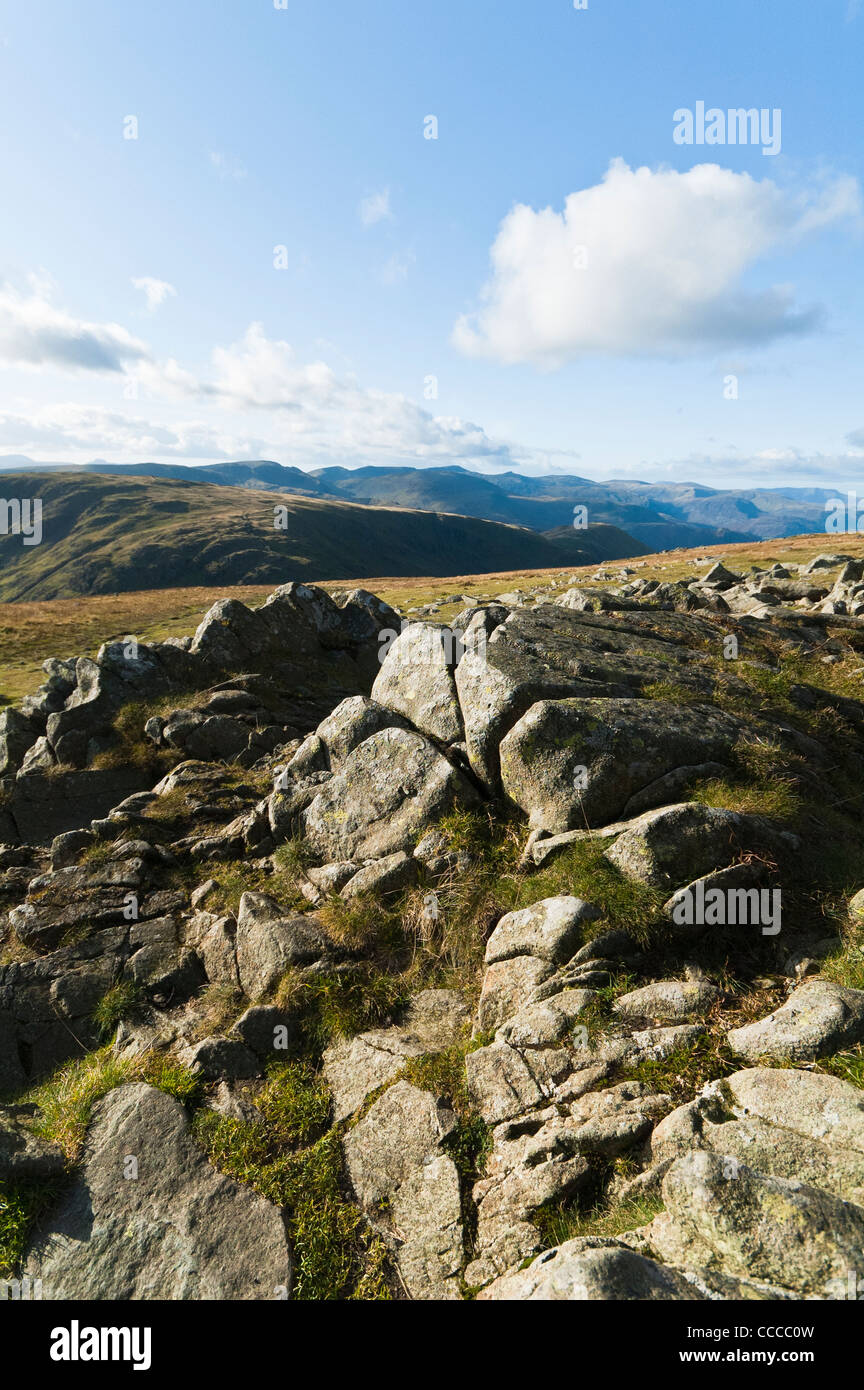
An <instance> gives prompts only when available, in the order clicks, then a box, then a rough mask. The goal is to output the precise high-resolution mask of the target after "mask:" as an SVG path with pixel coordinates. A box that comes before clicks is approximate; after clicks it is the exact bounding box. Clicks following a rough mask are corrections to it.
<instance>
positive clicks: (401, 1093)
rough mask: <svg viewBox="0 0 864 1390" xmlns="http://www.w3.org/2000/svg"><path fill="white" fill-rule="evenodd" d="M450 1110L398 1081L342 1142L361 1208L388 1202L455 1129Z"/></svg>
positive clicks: (427, 1094)
mask: <svg viewBox="0 0 864 1390" xmlns="http://www.w3.org/2000/svg"><path fill="white" fill-rule="evenodd" d="M455 1124H456V1117H455V1115H454V1114H453V1112H452V1110H449V1109H447V1107H446V1106H444V1105H441V1104H440V1103H439V1102H437V1101H436V1100H435V1099H434V1098H433V1097H432V1096H431V1095H429V1093H428V1092H427V1091H421V1090H418V1088H417V1087H416V1086H412V1085H410V1084H409V1083H408V1082H407V1081H397V1082H396V1083H395V1085H393V1086H391V1087H390V1088H389V1089H388V1090H386V1091H385V1092H384V1094H383V1096H381V1098H380V1099H379V1100H377V1101H376V1102H375V1104H374V1105H373V1106H372V1108H371V1110H370V1111H369V1112H368V1114H367V1115H365V1116H364V1117H363V1119H362V1120H361V1121H360V1123H359V1124H357V1125H355V1126H354V1128H353V1129H351V1130H349V1131H348V1133H347V1135H346V1136H345V1140H344V1146H343V1147H344V1150H345V1162H346V1166H347V1169H348V1176H349V1177H350V1179H351V1184H352V1186H353V1188H354V1191H355V1192H356V1194H357V1198H358V1200H359V1201H360V1203H361V1205H362V1206H364V1207H367V1208H371V1207H374V1206H375V1205H376V1204H377V1203H378V1202H381V1201H383V1200H384V1199H385V1198H386V1197H389V1196H390V1195H391V1194H392V1193H393V1192H394V1191H395V1189H396V1188H397V1187H398V1186H399V1185H400V1184H401V1183H402V1182H404V1181H405V1179H406V1178H409V1177H410V1176H411V1175H412V1174H413V1173H414V1172H415V1170H416V1169H418V1168H419V1167H421V1165H422V1164H423V1163H424V1162H425V1161H426V1160H427V1159H431V1158H434V1157H438V1152H439V1148H440V1144H441V1141H442V1140H443V1139H445V1138H446V1137H447V1135H448V1134H450V1133H451V1132H452V1130H453V1128H454V1127H455Z"/></svg>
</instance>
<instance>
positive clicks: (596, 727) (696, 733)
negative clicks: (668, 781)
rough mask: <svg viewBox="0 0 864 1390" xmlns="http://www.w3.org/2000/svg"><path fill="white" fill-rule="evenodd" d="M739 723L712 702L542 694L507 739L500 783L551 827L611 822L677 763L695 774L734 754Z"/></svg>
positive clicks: (533, 817) (536, 820)
mask: <svg viewBox="0 0 864 1390" xmlns="http://www.w3.org/2000/svg"><path fill="white" fill-rule="evenodd" d="M740 728H741V725H740V721H738V720H736V719H734V718H733V717H732V716H730V715H728V714H724V713H723V712H722V711H721V710H718V709H716V708H715V707H714V706H713V705H707V704H705V705H701V704H700V705H682V704H674V703H672V702H670V701H668V700H644V699H643V700H584V699H582V700H543V701H540V702H538V703H537V704H535V705H532V706H531V708H530V709H529V710H528V712H527V714H524V715H523V716H522V718H521V719H520V720H519V721H518V723H517V724H515V725H514V727H513V728H512V729H511V730H510V732H509V733H508V734H507V736H506V738H504V739H503V740H502V742H501V748H500V758H501V782H502V785H503V787H504V791H505V792H506V793H507V796H508V797H509V798H510V800H511V801H513V802H515V804H516V805H517V806H519V807H520V808H521V809H522V810H523V811H525V812H527V813H528V815H529V818H530V824H531V825H532V826H534V827H538V828H540V829H543V830H546V831H548V832H549V833H550V834H556V833H561V832H563V831H566V830H570V829H573V828H577V827H579V828H581V827H584V826H592V825H605V824H607V823H608V822H609V821H614V820H617V819H618V818H619V817H621V816H622V815H623V814H625V812H626V808H627V806H628V803H629V802H630V801H631V800H632V799H633V798H634V797H636V796H637V794H639V793H640V792H644V791H645V789H646V788H648V787H649V786H651V785H652V784H656V783H657V782H658V780H661V782H662V779H663V778H665V777H666V776H667V775H668V774H670V773H673V772H675V770H676V769H680V768H682V767H686V768H688V769H690V770H692V771H693V774H694V775H695V766H694V765H697V764H704V763H706V762H708V761H712V760H714V761H716V760H718V759H722V758H724V757H726V756H728V750H729V748H730V747H731V746H732V745H733V744H734V743H735V742H736V740H737V737H738V734H739V732H740ZM662 791H663V788H662V786H661V789H660V790H659V791H658V792H657V800H658V801H662V800H663V799H664V798H663V795H662ZM667 799H668V798H667ZM653 804H654V805H656V804H657V801H654V802H653Z"/></svg>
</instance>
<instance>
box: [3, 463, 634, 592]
mask: <svg viewBox="0 0 864 1390" xmlns="http://www.w3.org/2000/svg"><path fill="white" fill-rule="evenodd" d="M266 466H267V467H269V468H276V467H278V465H276V464H270V465H266ZM146 467H147V465H144V468H146ZM232 467H237V468H240V469H243V468H247V467H249V465H246V464H239V465H232ZM117 471H120V472H122V474H123V476H121V477H118V476H113V475H112V476H105V475H104V474H101V473H97V472H91V471H90V470H89V469H78V470H76V471H74V472H70V471H64V470H59V469H51V470H47V469H43V470H39V471H36V472H27V473H14V472H8V471H7V472H5V473H4V475H3V478H2V482H0V496H2V497H4V498H7V499H9V498H18V499H21V498H31V499H32V498H40V499H41V502H42V539H41V542H40V543H39V544H37V545H25V544H24V543H23V537H22V536H21V535H16V534H13V533H11V531H10V533H9V534H3V533H2V532H0V602H7V603H9V602H13V601H16V600H24V599H54V598H70V597H73V596H75V595H78V594H82V595H83V594H111V593H127V592H130V591H132V590H137V589H167V588H175V587H176V588H180V587H187V586H190V585H217V584H224V585H226V586H228V585H233V584H272V585H273V586H274V587H275V586H276V585H278V584H284V583H287V582H288V581H289V580H291V579H305V580H307V581H310V582H311V581H315V580H324V579H337V580H339V579H343V580H346V581H351V580H355V579H365V578H375V577H380V578H385V577H393V578H395V577H400V576H408V575H429V576H441V577H448V576H451V575H460V574H469V575H470V574H482V573H499V572H501V571H510V570H526V569H527V570H531V569H558V568H565V567H569V566H574V567H575V566H578V565H587V564H597V563H598V562H600V561H603V560H614V559H622V558H624V557H626V556H631V555H642V554H645V552H646V547H645V546H643V545H641V544H640V543H639V542H638V541H634V540H633V538H632V537H631V536H628V535H627V534H626V533H625V532H623V531H621V530H619V529H618V528H617V527H615V526H606V525H601V524H593V525H589V526H588V528H587V529H586V530H582V531H576V530H574V529H573V527H572V526H571V527H565V528H563V530H562V532H561V533H560V534H559V535H551V536H545V535H539V534H538V533H537V532H536V531H532V530H529V529H528V528H526V527H523V526H513V525H504V524H502V523H501V522H498V521H485V520H482V519H478V518H476V517H467V516H461V515H458V514H457V515H448V514H446V513H443V512H432V511H420V510H409V509H405V508H396V507H380V506H361V505H358V504H357V503H355V502H349V501H346V500H344V499H343V498H341V497H338V496H337V497H331V496H323V497H321V496H311V497H310V496H308V495H306V496H300V495H298V494H297V493H296V492H288V491H285V490H281V491H278V492H277V491H275V490H271V489H270V488H269V487H268V488H267V489H266V490H262V488H261V487H260V486H256V487H252V488H250V487H248V486H247V487H238V486H226V485H225V483H221V482H214V481H213V480H212V478H210V477H209V476H207V475H206V474H205V472H204V470H200V471H199V470H194V471H193V470H189V469H187V470H186V471H185V472H184V473H183V476H182V477H181V478H174V477H172V476H170V472H169V475H168V476H157V477H153V476H150V475H149V474H148V473H146V472H142V470H141V469H140V468H139V469H123V470H117ZM286 471H289V472H293V471H294V470H286ZM190 475H191V476H190ZM299 476H300V477H301V479H302V478H305V477H306V475H305V474H300V475H299ZM313 481H314V480H313ZM277 507H278V508H280V515H279V520H280V522H284V526H280V529H276V527H275V526H274V521H275V520H276V515H275V508H277ZM0 524H3V525H4V526H5V509H3V510H2V511H0Z"/></svg>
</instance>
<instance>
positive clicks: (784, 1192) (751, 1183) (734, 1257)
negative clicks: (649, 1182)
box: [646, 1151, 864, 1298]
mask: <svg viewBox="0 0 864 1390" xmlns="http://www.w3.org/2000/svg"><path fill="white" fill-rule="evenodd" d="M663 1201H664V1205H665V1210H664V1211H663V1212H662V1213H661V1214H660V1215H659V1216H657V1217H655V1219H654V1221H653V1222H652V1223H651V1226H650V1227H649V1228H648V1231H647V1232H646V1236H647V1239H648V1242H649V1244H650V1247H651V1249H652V1251H654V1252H655V1253H656V1254H657V1255H658V1257H659V1258H660V1259H662V1260H664V1261H666V1262H667V1263H670V1264H675V1265H678V1266H684V1267H685V1268H687V1269H692V1270H701V1269H703V1268H707V1269H709V1270H711V1269H716V1270H719V1271H720V1272H721V1273H723V1274H728V1275H732V1276H733V1277H743V1278H747V1279H752V1280H757V1281H759V1280H762V1281H764V1282H765V1283H769V1284H776V1285H780V1286H781V1287H782V1286H785V1287H787V1288H792V1289H794V1290H796V1291H797V1292H798V1294H799V1295H804V1296H815V1297H821V1298H825V1297H829V1296H830V1294H829V1292H828V1291H829V1289H830V1287H831V1285H832V1284H835V1283H836V1282H837V1281H838V1280H839V1281H842V1283H843V1284H844V1286H845V1283H846V1279H847V1276H848V1274H849V1271H850V1270H854V1269H857V1268H858V1267H859V1266H860V1263H861V1248H862V1244H864V1209H862V1208H860V1207H856V1206H852V1205H851V1204H850V1203H848V1202H844V1201H842V1200H841V1199H840V1198H839V1197H835V1196H834V1195H833V1194H831V1193H828V1192H824V1191H822V1190H821V1189H819V1188H816V1187H808V1186H807V1185H806V1184H804V1183H802V1182H798V1181H797V1180H791V1181H790V1180H788V1179H785V1178H775V1177H771V1176H769V1175H767V1174H764V1173H758V1172H755V1171H754V1170H753V1169H751V1168H748V1167H747V1166H745V1165H744V1164H743V1163H740V1162H738V1161H737V1160H735V1159H725V1160H724V1158H723V1156H722V1155H718V1154H712V1153H706V1152H700V1151H697V1152H695V1153H690V1154H688V1155H687V1156H685V1157H684V1158H679V1159H676V1160H675V1162H674V1163H673V1164H672V1166H671V1167H670V1169H669V1171H668V1172H667V1174H666V1176H665V1178H664V1179H663Z"/></svg>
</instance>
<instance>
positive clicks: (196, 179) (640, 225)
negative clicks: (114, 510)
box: [0, 0, 864, 489]
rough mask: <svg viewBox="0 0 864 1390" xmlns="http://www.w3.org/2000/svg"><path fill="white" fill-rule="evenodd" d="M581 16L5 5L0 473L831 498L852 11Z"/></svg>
mask: <svg viewBox="0 0 864 1390" xmlns="http://www.w3.org/2000/svg"><path fill="white" fill-rule="evenodd" d="M579 3H580V7H579V8H577V6H576V5H574V3H573V0H531V3H528V0H436V3H435V4H430V5H426V4H418V3H414V4H408V3H406V0H364V3H363V4H362V5H357V4H351V3H349V2H348V0H314V3H310V0H147V3H146V4H140V5H133V4H129V3H118V0H76V4H74V5H70V4H69V3H68V0H40V3H39V4H38V5H37V4H32V3H31V4H24V3H22V0H0V129H2V131H3V137H2V142H0V189H2V202H0V456H4V457H5V456H9V455H19V454H20V455H24V456H27V457H29V458H32V459H34V460H37V461H62V462H84V461H87V460H91V459H94V458H98V459H106V460H108V461H110V462H117V463H123V462H130V463H131V462H138V461H144V460H147V461H153V460H155V461H161V462H169V461H172V460H173V461H176V460H179V461H183V462H187V463H212V462H220V461H224V460H233V459H260V458H268V459H275V460H277V461H278V462H280V463H285V464H293V465H296V466H299V467H302V468H318V467H324V466H327V465H330V464H340V465H343V466H345V467H357V466H362V465H368V464H377V465H387V466H392V465H413V466H438V467H440V466H443V465H449V464H459V465H462V466H464V467H469V468H476V469H480V470H484V471H496V470H501V469H510V468H514V469H517V470H518V471H521V472H527V473H544V472H558V473H561V472H564V473H575V474H579V475H581V476H583V477H589V478H592V479H598V480H602V479H604V478H631V479H636V478H642V479H646V480H649V481H662V482H668V481H685V480H686V481H695V482H702V483H707V484H709V485H711V486H715V487H755V486H759V487H763V486H764V487H772V486H773V487H780V486H790V485H791V486H799V487H806V486H810V485H818V486H822V487H829V488H835V487H836V488H844V489H845V488H848V487H850V486H855V484H856V483H857V482H858V480H859V479H860V477H861V474H862V467H861V465H862V461H864V390H862V386H864V355H862V341H864V312H862V310H864V275H862V248H864V214H862V193H861V182H862V175H864V171H862V147H864V121H862V112H861V102H862V97H861V93H862V91H864V82H862V58H864V4H862V3H861V2H860V0H758V3H756V4H754V0H724V3H723V4H722V5H720V4H708V3H694V0H652V3H648V2H647V0H587V3H584V4H583V3H582V0H579ZM699 103H703V107H702V110H703V111H705V112H707V115H706V117H705V121H704V132H705V137H704V141H703V143H697V140H698V136H699V133H700V117H699V105H698V104H699ZM739 108H742V109H743V110H745V111H749V110H755V111H756V112H758V113H760V116H759V120H758V122H757V126H756V128H752V129H751V127H750V124H749V121H748V122H746V123H745V124H746V130H745V129H744V126H743V125H742V128H741V130H740V131H739V129H738V123H737V120H731V121H730V120H729V118H728V116H727V113H728V112H730V111H737V110H738V109H739ZM763 111H764V113H765V124H764V126H763V123H762V116H761V113H762V112H763ZM730 134H731V135H735V136H736V137H740V138H737V139H736V143H731V141H730V139H729V137H730ZM688 136H690V137H692V143H686V140H687V138H688ZM745 141H746V142H745Z"/></svg>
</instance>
